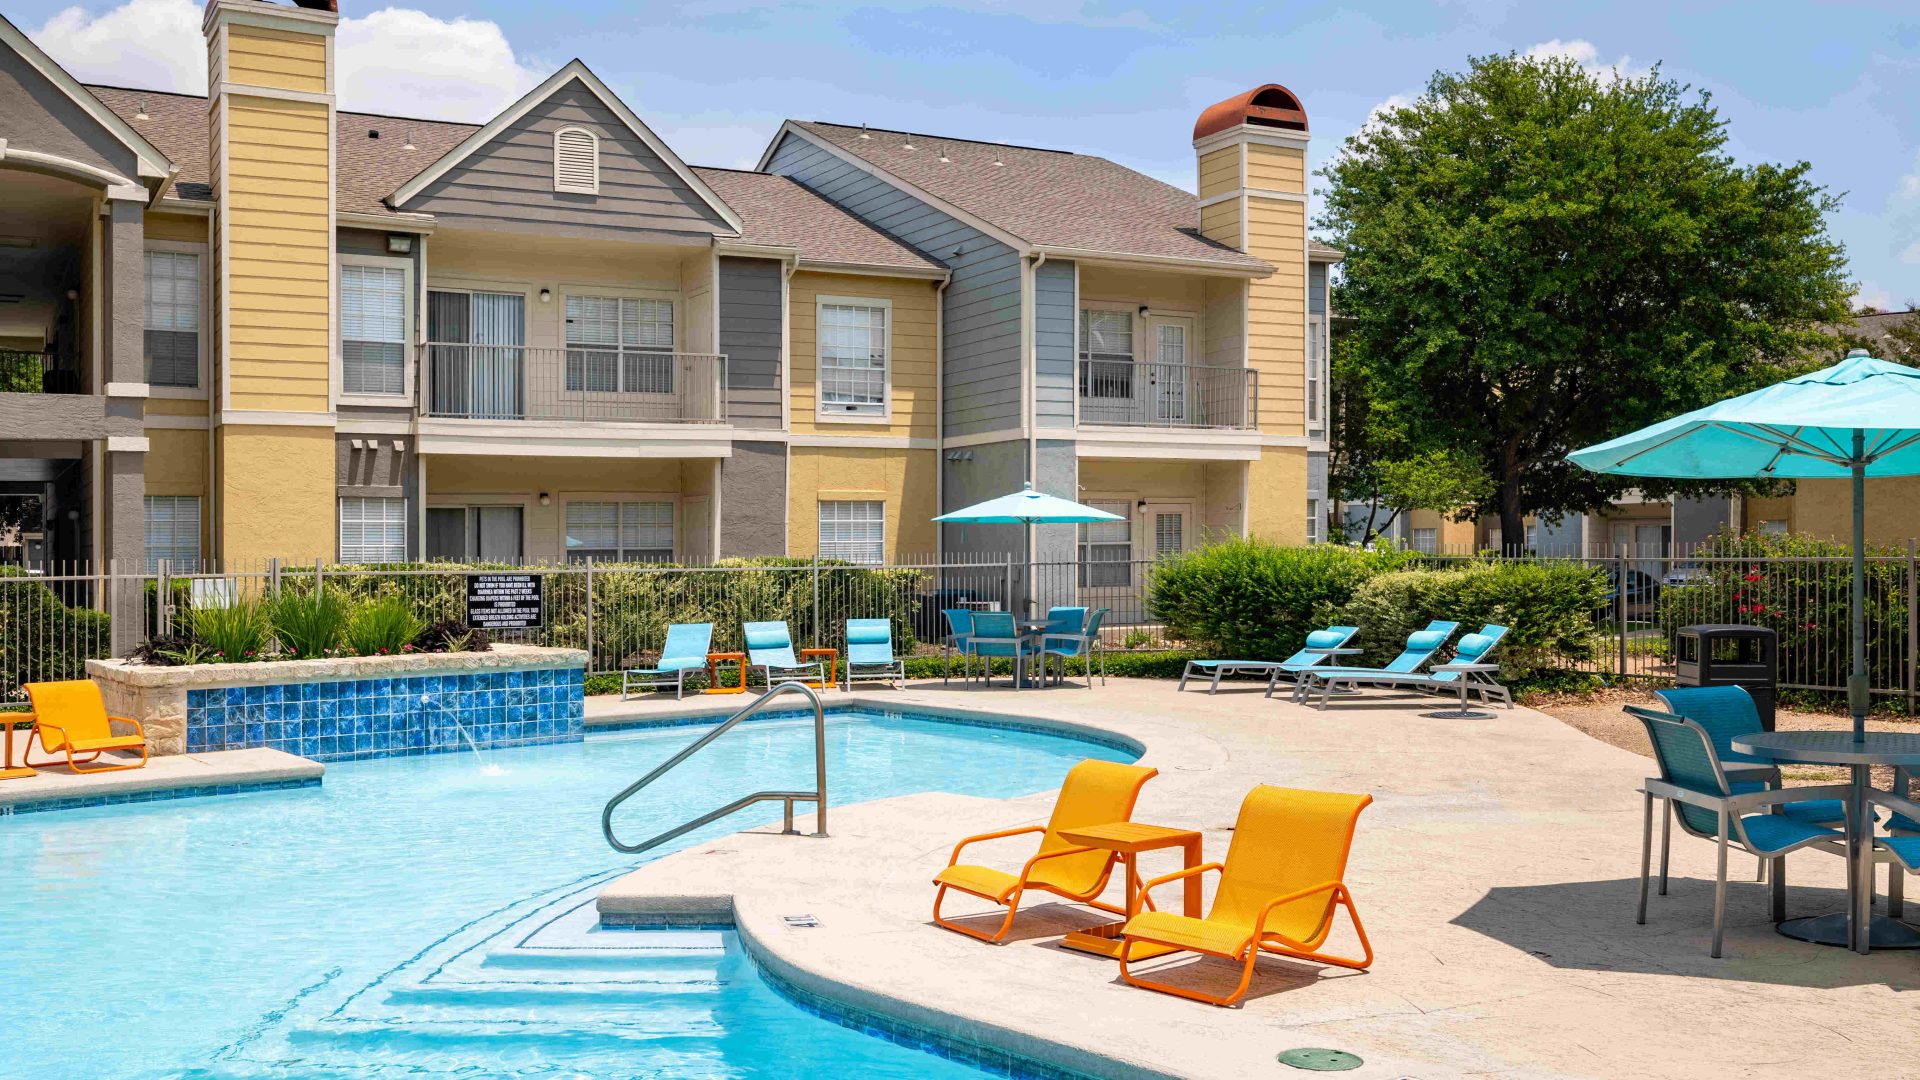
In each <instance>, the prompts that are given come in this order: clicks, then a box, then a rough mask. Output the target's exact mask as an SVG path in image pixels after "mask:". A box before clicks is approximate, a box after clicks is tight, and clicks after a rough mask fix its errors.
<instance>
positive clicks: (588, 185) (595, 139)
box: [553, 124, 600, 195]
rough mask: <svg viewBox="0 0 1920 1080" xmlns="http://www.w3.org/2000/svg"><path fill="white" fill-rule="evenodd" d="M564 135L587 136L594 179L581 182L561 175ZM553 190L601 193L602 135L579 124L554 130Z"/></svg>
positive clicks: (567, 192) (568, 193) (569, 193)
mask: <svg viewBox="0 0 1920 1080" xmlns="http://www.w3.org/2000/svg"><path fill="white" fill-rule="evenodd" d="M562 135H583V136H585V137H586V140H587V151H588V153H589V155H590V158H591V160H589V161H588V163H587V164H588V165H590V166H591V167H592V171H593V179H592V180H589V181H586V182H584V183H581V182H575V181H571V180H566V179H564V178H562V177H561V175H560V137H561V136H562ZM553 190H554V191H556V192H560V193H561V194H565V195H598V194H600V136H598V135H595V134H594V133H593V132H591V131H588V130H587V129H586V128H583V127H581V126H580V125H578V124H568V125H567V126H566V127H563V128H555V129H554V132H553Z"/></svg>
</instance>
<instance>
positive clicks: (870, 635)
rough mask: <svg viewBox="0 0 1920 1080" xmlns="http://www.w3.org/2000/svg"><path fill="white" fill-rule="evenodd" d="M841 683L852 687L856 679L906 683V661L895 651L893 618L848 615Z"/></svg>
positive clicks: (843, 685)
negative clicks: (844, 661)
mask: <svg viewBox="0 0 1920 1080" xmlns="http://www.w3.org/2000/svg"><path fill="white" fill-rule="evenodd" d="M842 671H843V672H844V674H842V675H841V686H842V688H843V689H846V690H848V691H851V690H852V689H853V680H855V679H864V680H867V681H869V682H873V681H882V682H891V683H904V682H906V681H907V662H906V661H905V660H902V659H900V658H899V657H897V656H895V655H893V620H892V619H848V620H847V663H846V667H845V668H843V669H842Z"/></svg>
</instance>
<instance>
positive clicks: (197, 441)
mask: <svg viewBox="0 0 1920 1080" xmlns="http://www.w3.org/2000/svg"><path fill="white" fill-rule="evenodd" d="M149 404H151V403H149ZM184 404H195V403H194V402H185V403H184ZM200 404H204V403H200ZM209 450H210V444H209V441H208V438H207V433H206V432H204V431H181V430H178V429H168V430H149V431H148V432H147V468H146V486H147V489H146V493H147V494H148V495H192V496H196V497H198V498H199V500H200V550H201V551H203V552H204V551H208V550H210V545H209V544H208V543H207V526H208V525H209V524H210V523H211V521H212V518H213V500H211V499H209V498H207V454H208V452H209Z"/></svg>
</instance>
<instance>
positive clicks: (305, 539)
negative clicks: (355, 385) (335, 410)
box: [149, 424, 339, 567]
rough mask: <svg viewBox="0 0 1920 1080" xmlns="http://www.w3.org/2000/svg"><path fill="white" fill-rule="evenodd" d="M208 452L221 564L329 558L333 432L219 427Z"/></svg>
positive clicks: (333, 533)
mask: <svg viewBox="0 0 1920 1080" xmlns="http://www.w3.org/2000/svg"><path fill="white" fill-rule="evenodd" d="M149 437H151V435H149ZM215 445H216V447H217V450H216V452H215V458H216V462H217V465H218V468H217V470H216V478H217V479H216V484H217V487H218V490H217V492H216V493H215V498H216V502H217V507H216V512H217V513H218V514H219V517H220V523H219V554H220V558H221V559H222V560H224V561H225V562H226V563H227V564H228V565H230V566H235V567H241V566H251V565H256V564H263V563H265V561H266V560H267V559H270V558H276V557H277V558H281V559H290V560H300V561H305V560H310V559H316V558H323V559H333V558H335V557H336V556H337V548H338V547H339V535H338V530H337V528H336V527H335V521H336V518H335V514H336V504H335V501H334V450H333V429H331V428H325V427H290V426H286V427H283V426H272V427H268V426H256V425H240V424H227V425H225V426H223V427H221V428H220V429H219V430H218V431H217V432H216V433H215Z"/></svg>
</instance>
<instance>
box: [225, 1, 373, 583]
mask: <svg viewBox="0 0 1920 1080" xmlns="http://www.w3.org/2000/svg"><path fill="white" fill-rule="evenodd" d="M338 23H339V16H338V15H337V14H335V12H334V11H333V4H332V2H331V0H308V2H305V3H302V4H299V5H297V6H289V5H284V4H276V3H267V2H264V0H211V2H210V3H208V5H207V9H206V17H205V20H204V21H203V23H202V30H203V31H204V32H205V34H206V39H207V74H208V79H207V85H208V95H207V97H208V101H207V107H208V110H209V117H208V119H209V121H210V122H209V125H208V130H209V132H210V133H211V139H212V146H211V162H212V180H213V190H214V201H215V208H214V211H213V213H214V220H213V229H212V241H213V265H214V296H215V320H214V323H215V325H214V333H215V346H214V379H213V384H212V391H213V394H214V400H213V403H212V410H211V411H212V414H213V424H214V427H213V451H214V508H213V509H214V513H213V531H214V545H213V547H214V551H215V552H216V553H217V554H218V557H219V558H220V559H221V560H222V562H223V564H225V565H228V566H232V567H235V568H239V567H240V566H241V565H242V564H248V563H253V562H257V561H260V560H264V559H266V558H269V557H275V556H278V557H281V558H287V559H313V558H327V559H331V558H334V557H335V549H336V546H337V544H336V528H335V478H334V415H333V373H332V372H333V365H332V363H331V352H332V345H331V342H332V336H333V318H334V311H335V280H336V278H335V274H334V269H333V250H334V243H333V231H334V222H333V217H334V206H333V191H334V153H335V148H334V138H333V131H334V127H333V124H334V116H333V113H334V96H333V91H334V79H333V72H334V62H333V35H334V29H335V27H336V26H337V25H338Z"/></svg>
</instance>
